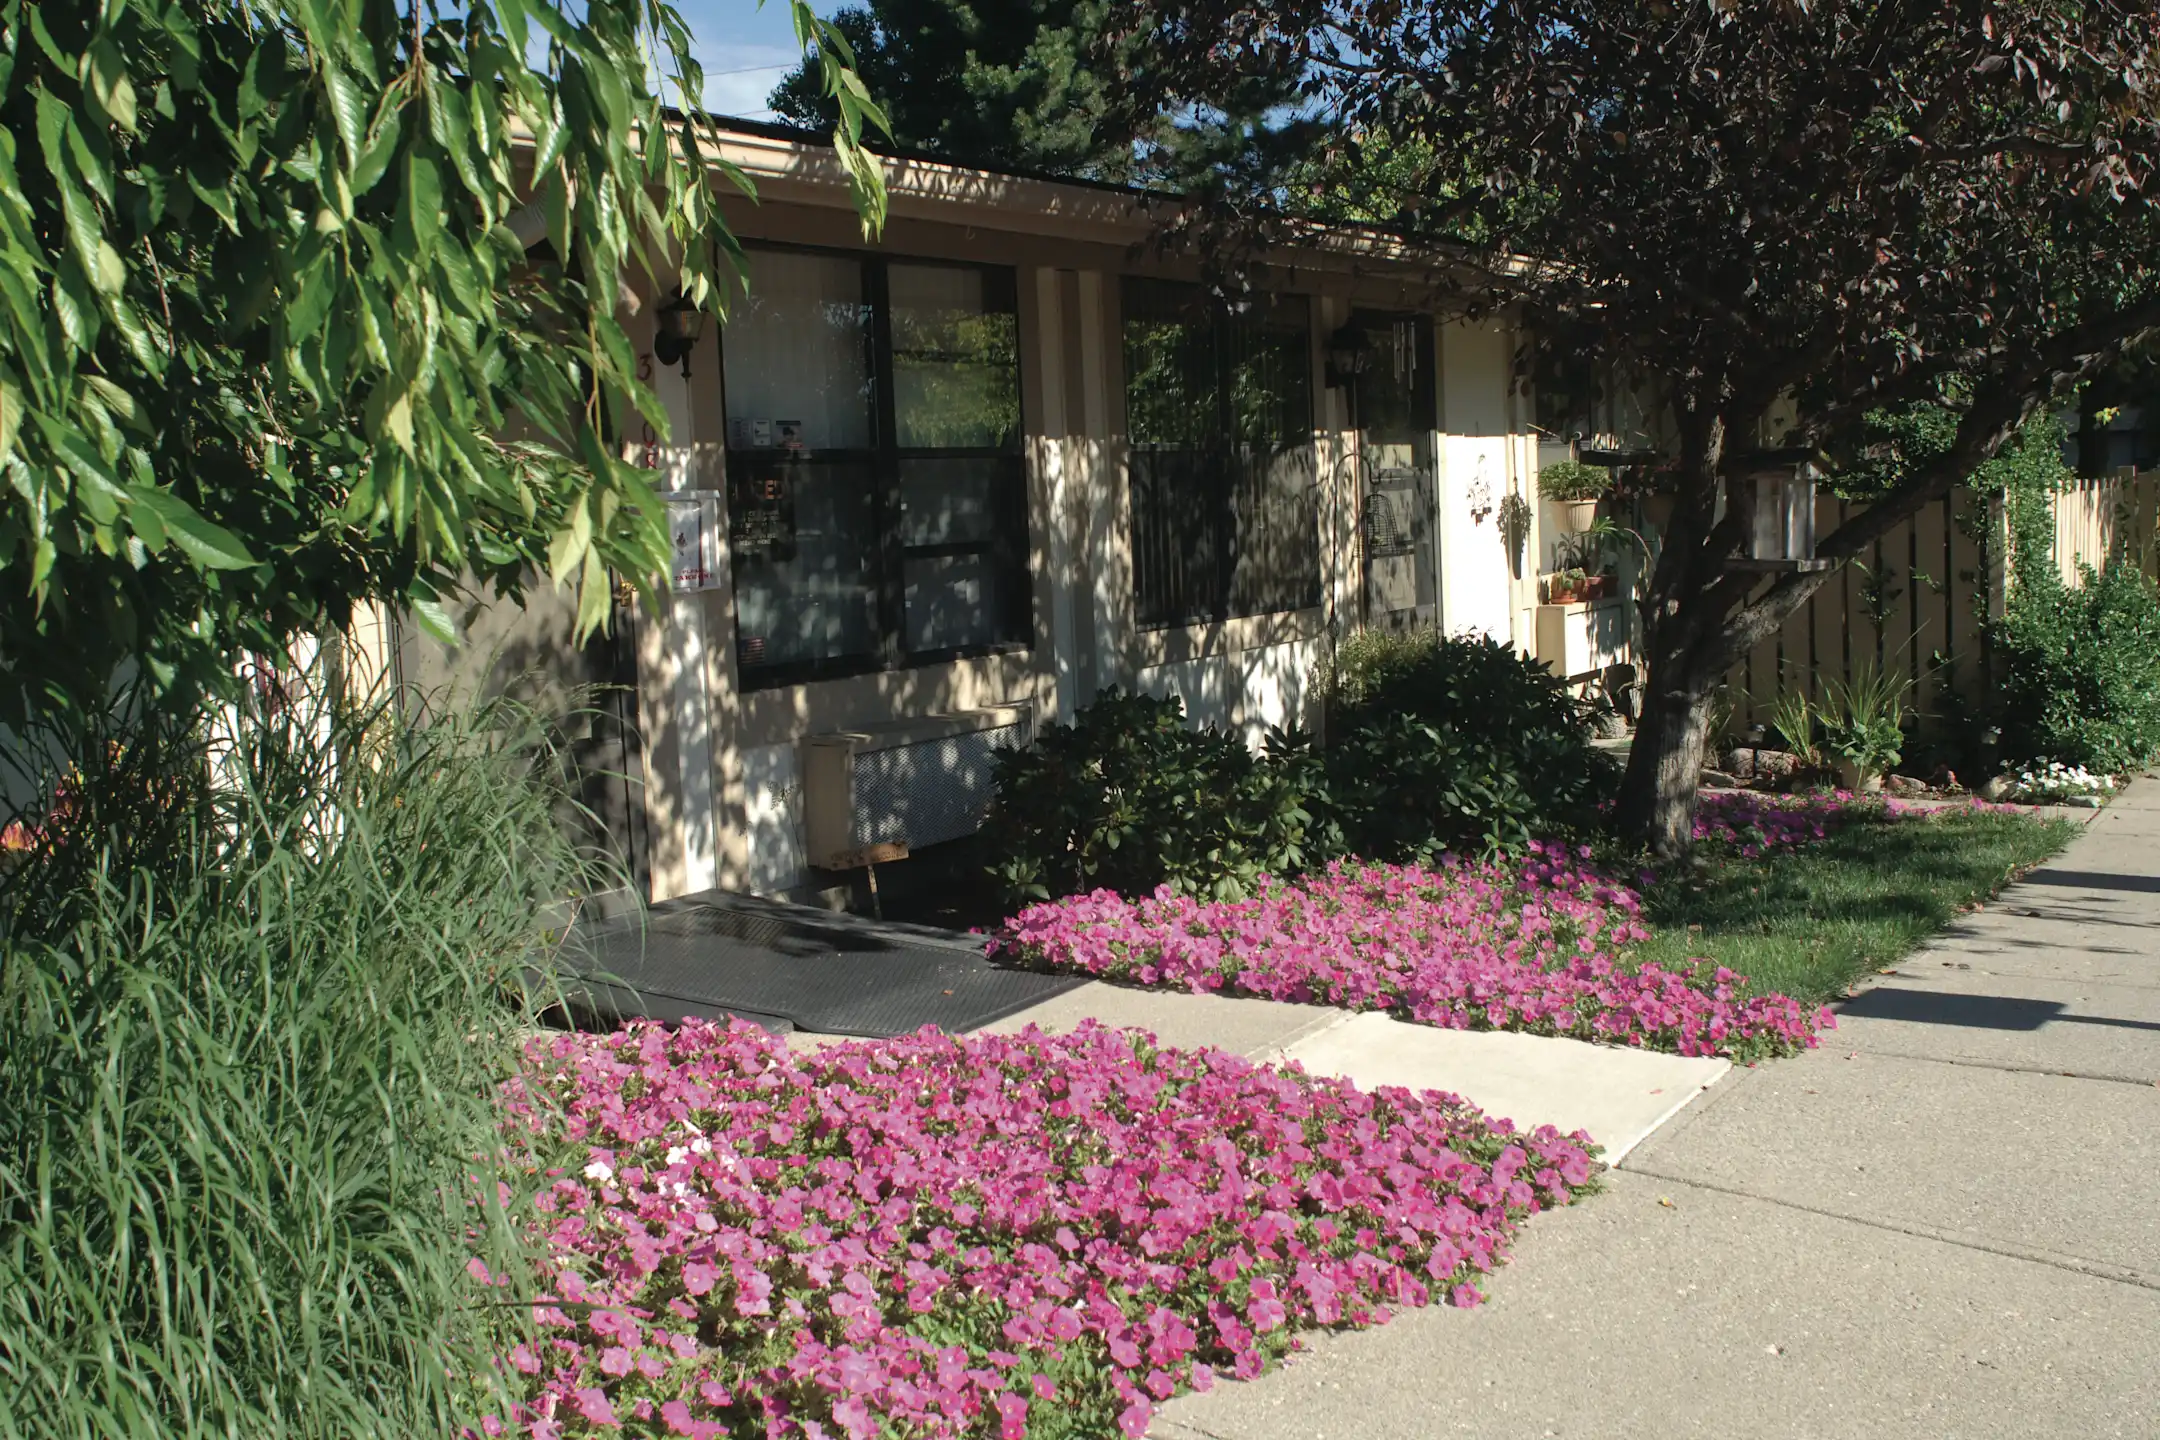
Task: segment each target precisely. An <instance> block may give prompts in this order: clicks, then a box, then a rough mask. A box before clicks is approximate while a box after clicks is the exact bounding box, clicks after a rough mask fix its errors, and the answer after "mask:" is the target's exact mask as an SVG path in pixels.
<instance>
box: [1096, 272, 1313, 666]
mask: <svg viewBox="0 0 2160 1440" xmlns="http://www.w3.org/2000/svg"><path fill="white" fill-rule="evenodd" d="M1310 327H1311V321H1310V313H1309V309H1308V305H1307V302H1306V301H1305V300H1304V299H1303V297H1299V296H1284V297H1268V298H1263V299H1260V300H1256V301H1254V302H1253V303H1252V304H1250V305H1248V306H1246V307H1245V308H1243V309H1241V310H1234V311H1233V310H1231V309H1228V308H1226V307H1223V306H1220V305H1216V304H1213V303H1211V302H1210V301H1209V300H1208V299H1207V298H1206V297H1205V296H1204V294H1203V293H1202V292H1201V291H1200V290H1199V288H1198V287H1196V286H1184V285H1171V284H1165V283H1162V282H1159V281H1150V280H1132V279H1129V280H1127V281H1126V282H1125V285H1124V340H1125V398H1126V406H1125V409H1126V428H1127V433H1128V434H1129V435H1130V437H1131V441H1132V469H1131V486H1132V510H1133V590H1134V599H1135V609H1136V613H1137V618H1138V620H1139V623H1140V624H1142V625H1146V626H1157V627H1160V626H1166V625H1178V624H1190V623H1192V622H1195V621H1203V620H1221V619H1227V618H1229V617H1231V616H1237V615H1263V614H1271V613H1274V612H1277V611H1283V610H1300V609H1304V608H1307V607H1309V606H1313V605H1317V604H1319V603H1320V507H1319V486H1318V465H1317V457H1316V455H1315V453H1314V449H1313V436H1312V339H1311V328H1310Z"/></svg>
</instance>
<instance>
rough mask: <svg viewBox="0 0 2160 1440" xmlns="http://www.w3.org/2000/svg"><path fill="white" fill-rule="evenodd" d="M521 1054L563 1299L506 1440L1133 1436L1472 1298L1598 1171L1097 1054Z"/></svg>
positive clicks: (907, 1046) (951, 1049)
mask: <svg viewBox="0 0 2160 1440" xmlns="http://www.w3.org/2000/svg"><path fill="white" fill-rule="evenodd" d="M528 1059H529V1066H528V1073H527V1076H526V1078H525V1079H524V1080H523V1081H522V1082H520V1083H519V1084H517V1085H514V1086H513V1087H512V1089H511V1094H510V1111H511V1115H512V1120H511V1122H510V1129H511V1130H512V1132H513V1134H512V1136H511V1140H512V1145H513V1148H514V1149H515V1150H516V1151H518V1152H519V1153H520V1154H522V1155H523V1156H524V1157H525V1159H526V1161H527V1163H528V1164H530V1165H532V1166H533V1167H534V1168H535V1169H536V1170H539V1171H541V1172H543V1173H544V1175H545V1176H546V1177H552V1178H551V1179H549V1180H547V1182H546V1188H545V1189H544V1190H542V1191H541V1193H540V1195H539V1196H538V1201H537V1203H538V1209H539V1215H538V1221H537V1223H538V1225H539V1227H540V1229H541V1230H542V1232H543V1235H544V1238H545V1240H546V1242H547V1244H548V1246H549V1251H550V1254H551V1255H552V1256H553V1257H555V1263H556V1265H557V1271H556V1273H557V1277H558V1278H557V1280H556V1293H555V1294H554V1295H551V1296H548V1297H546V1300H545V1303H543V1304H541V1305H539V1306H538V1307H536V1311H535V1314H536V1317H537V1318H538V1320H539V1321H540V1325H541V1329H540V1332H539V1333H540V1335H541V1337H542V1338H541V1339H540V1340H539V1341H538V1342H537V1343H534V1344H527V1345H520V1346H518V1347H517V1348H516V1349H515V1350H514V1351H512V1352H511V1354H510V1355H509V1356H508V1357H507V1365H508V1367H509V1368H510V1369H511V1370H512V1371H513V1372H515V1373H516V1374H519V1375H522V1376H523V1377H525V1383H526V1385H527V1387H528V1393H529V1394H530V1395H531V1396H532V1399H531V1402H530V1408H529V1409H527V1410H526V1411H524V1412H523V1413H521V1414H519V1415H518V1416H517V1417H515V1420H514V1423H513V1424H512V1425H511V1426H510V1427H508V1428H509V1429H512V1430H514V1431H515V1432H517V1433H524V1434H530V1435H532V1436H536V1437H566V1436H576V1435H594V1434H610V1435H613V1434H625V1435H655V1436H657V1435H680V1436H692V1437H718V1436H723V1435H734V1436H748V1435H762V1436H768V1437H781V1436H801V1437H806V1440H818V1437H837V1436H847V1437H851V1440H867V1437H870V1436H884V1435H908V1436H993V1435H994V1436H997V1437H1000V1440H1018V1437H1022V1436H1027V1435H1030V1434H1034V1435H1038V1436H1042V1435H1046V1434H1047V1435H1073V1436H1082V1435H1086V1436H1097V1435H1114V1434H1117V1433H1119V1432H1122V1433H1123V1434H1125V1435H1128V1436H1138V1435H1140V1434H1142V1433H1144V1431H1145V1430H1146V1428H1147V1424H1148V1421H1149V1418H1150V1416H1151V1415H1152V1414H1153V1412H1154V1408H1155V1406H1156V1405H1157V1404H1158V1403H1160V1402H1161V1401H1163V1400H1166V1399H1168V1398H1169V1397H1170V1396H1171V1395H1172V1394H1174V1393H1176V1392H1178V1391H1179V1390H1181V1389H1185V1388H1193V1389H1206V1388H1207V1387H1208V1386H1209V1385H1210V1384H1212V1383H1213V1380H1214V1378H1215V1376H1217V1375H1218V1374H1228V1375H1232V1376H1238V1377H1245V1376H1251V1375H1255V1374H1258V1373H1259V1372H1260V1370H1261V1369H1262V1368H1263V1367H1264V1366H1265V1365H1266V1364H1267V1362H1268V1360H1269V1359H1270V1358H1271V1357H1273V1356H1275V1355H1278V1354H1280V1353H1281V1352H1282V1351H1283V1350H1285V1349H1287V1348H1289V1345H1290V1339H1289V1336H1290V1333H1291V1332H1292V1331H1293V1330H1295V1329H1297V1328H1298V1327H1302V1326H1311V1325H1342V1324H1348V1325H1363V1324H1371V1323H1377V1322H1379V1321H1382V1320H1385V1319H1386V1318H1387V1315H1388V1311H1389V1308H1390V1307H1396V1306H1406V1305H1425V1304H1428V1303H1431V1302H1433V1301H1435V1300H1439V1299H1441V1298H1446V1299H1448V1300H1451V1301H1453V1302H1454V1303H1456V1304H1463V1305H1467V1304H1473V1303H1475V1302H1476V1301H1477V1300H1478V1299H1479V1294H1478V1291H1477V1289H1476V1277H1477V1276H1479V1275H1480V1274H1482V1273H1483V1272H1485V1271H1488V1270H1490V1269H1491V1268H1492V1267H1493V1266H1494V1265H1495V1264H1497V1263H1498V1262H1499V1261H1500V1260H1501V1258H1502V1256H1503V1254H1504V1251H1505V1248H1506V1245H1507V1242H1508V1240H1509V1238H1510V1237H1511V1236H1512V1235H1513V1233H1514V1231H1515V1228H1516V1226H1517V1225H1518V1224H1519V1222H1520V1221H1521V1220H1522V1219H1523V1218H1524V1217H1525V1216H1527V1215H1529V1214H1530V1213H1532V1212H1534V1211H1537V1210H1539V1209H1541V1208H1545V1207H1549V1206H1553V1205H1559V1204H1565V1203H1566V1202H1567V1201H1568V1199H1569V1198H1570V1196H1571V1194H1572V1193H1573V1191H1574V1189H1575V1188H1576V1187H1578V1186H1580V1185H1582V1184H1583V1183H1584V1182H1585V1181H1586V1180H1588V1179H1589V1177H1590V1173H1591V1158H1590V1156H1591V1148H1590V1146H1589V1144H1588V1141H1587V1139H1586V1138H1584V1137H1581V1136H1576V1137H1574V1138H1565V1137H1562V1136H1560V1135H1558V1134H1557V1133H1555V1132H1554V1131H1552V1130H1551V1129H1550V1128H1546V1129H1540V1130H1538V1131H1535V1132H1533V1133H1531V1134H1528V1135H1520V1134H1516V1133H1514V1132H1513V1130H1512V1127H1511V1126H1510V1125H1509V1123H1508V1122H1507V1121H1505V1120H1487V1119H1486V1118H1485V1117H1484V1116H1483V1115H1481V1114H1480V1113H1479V1112H1478V1111H1476V1110H1475V1109H1473V1108H1472V1107H1470V1106H1469V1105H1467V1104H1464V1103H1463V1102H1461V1101H1458V1100H1455V1099H1453V1098H1451V1097H1447V1096H1440V1095H1435V1094H1432V1093H1430V1092H1428V1093H1426V1094H1423V1095H1412V1094H1410V1093H1408V1092H1406V1091H1402V1090H1385V1089H1384V1090H1380V1091H1376V1092H1374V1093H1371V1094H1367V1093H1364V1092H1361V1091H1359V1090H1358V1089H1356V1088H1355V1087H1354V1086H1352V1085H1350V1084H1348V1083H1347V1082H1343V1081H1336V1080H1319V1079H1312V1078H1309V1077H1307V1076H1305V1075H1303V1074H1302V1073H1299V1072H1296V1071H1281V1070H1276V1069H1272V1068H1268V1067H1262V1066H1255V1065H1253V1064H1251V1063H1249V1062H1247V1061H1244V1060H1241V1059H1238V1058H1236V1057H1234V1056H1230V1055H1227V1054H1224V1053H1222V1052H1219V1051H1212V1050H1190V1051H1181V1050H1167V1049H1162V1048H1159V1047H1157V1046H1156V1045H1155V1044H1154V1043H1153V1042H1152V1040H1151V1039H1150V1038H1149V1037H1147V1036H1145V1035H1141V1034H1139V1033H1137V1032H1129V1031H1117V1030H1109V1029H1104V1028H1101V1027H1098V1026H1094V1025H1092V1024H1090V1025H1088V1026H1086V1027H1084V1028H1082V1029H1081V1030H1079V1031H1077V1032H1075V1033H1073V1034H1071V1035H1065V1036H1049V1035H1045V1034H1042V1033H1041V1032H1039V1031H1037V1030H1034V1029H1032V1028H1031V1029H1029V1030H1027V1031H1026V1032H1024V1033H1022V1034H1019V1035H1015V1036H968V1037H964V1038H958V1039H955V1038H952V1037H948V1036H944V1035H939V1034H937V1033H935V1032H934V1031H928V1030H926V1031H924V1032H923V1033H921V1034H919V1035H915V1036H912V1037H908V1038H905V1039H901V1040H895V1041H877V1042H857V1043H850V1044H843V1045H836V1046H833V1047H831V1048H828V1049H824V1050H820V1051H817V1052H814V1053H806V1054H796V1053H792V1052H790V1051H789V1050H788V1048H787V1047H786V1046H785V1045H783V1044H782V1043H780V1042H779V1041H777V1040H775V1039H773V1038H771V1037H770V1036H768V1035H766V1034H765V1033H764V1032H763V1031H760V1030H757V1029H755V1028H753V1027H750V1026H747V1025H739V1026H737V1027H735V1028H732V1029H721V1028H719V1027H716V1026H712V1025H708V1024H703V1023H699V1022H689V1023H686V1024H684V1025H683V1026H682V1027H681V1028H680V1029H678V1030H674V1031H669V1030H666V1029H662V1028H659V1027H657V1026H649V1025H639V1026H634V1027H632V1028H630V1029H628V1030H624V1031H621V1032H619V1033H617V1034H614V1035H607V1036H589V1035H564V1036H558V1037H554V1038H551V1039H546V1040H541V1041H535V1042H534V1044H533V1045H532V1047H531V1049H530V1051H529V1055H528ZM477 1263H478V1262H475V1264H476V1266H477ZM489 1428H490V1433H503V1431H504V1429H505V1427H503V1426H501V1425H494V1424H491V1426H490V1427H489Z"/></svg>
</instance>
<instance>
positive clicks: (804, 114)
mask: <svg viewBox="0 0 2160 1440" xmlns="http://www.w3.org/2000/svg"><path fill="white" fill-rule="evenodd" d="M1102 13H1103V5H1102V3H1101V0H1023V3H1018V4H987V5H985V4H977V3H974V0H873V3H872V4H870V5H868V6H862V5H851V6H848V7H847V8H845V9H843V10H841V11H839V12H838V13H836V14H835V15H834V16H833V20H832V23H833V25H834V26H835V28H836V29H837V30H838V31H839V32H840V34H841V35H842V36H844V37H845V38H846V39H847V41H848V43H849V45H850V46H851V47H852V49H853V51H854V55H855V59H856V62H857V64H858V65H859V67H860V72H861V74H862V77H863V81H864V83H865V84H866V85H867V86H868V87H869V89H870V92H871V93H872V94H873V95H877V96H880V97H881V98H882V99H883V101H884V103H885V106H886V113H887V115H888V116H890V117H891V120H892V130H893V135H894V137H895V138H896V139H897V140H899V141H900V143H902V144H904V145H909V146H914V147H916V148H919V149H923V150H930V151H935V152H937V153H939V154H944V155H951V156H955V157H965V158H968V159H971V160H977V161H981V162H986V163H998V164H1005V165H1012V166H1018V167H1020V168H1023V169H1031V170H1044V171H1052V172H1056V173H1060V174H1086V175H1093V176H1096V177H1098V178H1101V179H1111V180H1116V179H1124V178H1126V177H1127V176H1128V175H1129V174H1130V173H1131V169H1132V164H1133V159H1134V151H1133V145H1132V140H1131V137H1130V136H1129V135H1119V134H1113V133H1109V132H1107V131H1106V130H1105V129H1104V128H1103V120H1104V112H1105V110H1106V108H1107V107H1106V102H1105V95H1104V90H1103V85H1102V82H1101V80H1100V79H1099V78H1098V74H1097V72H1096V71H1095V70H1094V69H1093V68H1092V67H1091V66H1090V64H1089V55H1088V52H1089V50H1090V47H1091V46H1093V45H1094V44H1095V43H1096V42H1097V40H1098V39H1099V37H1100V32H1101V20H1102ZM772 107H773V109H774V110H775V111H776V112H777V113H778V114H779V115H781V116H782V117H783V118H784V119H787V120H791V121H793V122H795V123H796V124H799V125H808V126H817V127H820V128H822V127H824V126H827V125H830V124H831V123H832V120H833V118H834V113H835V112H834V105H833V100H832V97H831V95H830V93H829V92H828V91H827V89H826V87H825V86H824V84H823V83H822V81H821V77H820V76H819V74H818V72H817V70H816V68H815V63H814V61H813V60H806V61H805V62H804V64H803V65H802V66H801V67H800V68H799V69H797V70H796V71H795V72H794V73H793V74H791V75H789V76H788V77H787V78H786V79H785V80H783V81H781V82H780V84H779V86H778V87H777V88H776V89H775V90H774V91H773V93H772Z"/></svg>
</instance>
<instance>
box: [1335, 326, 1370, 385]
mask: <svg viewBox="0 0 2160 1440" xmlns="http://www.w3.org/2000/svg"><path fill="white" fill-rule="evenodd" d="M1372 365H1373V342H1372V335H1371V334H1370V333H1369V332H1368V331H1367V330H1366V329H1365V327H1364V326H1363V325H1361V324H1360V323H1358V319H1357V317H1356V316H1354V315H1353V316H1351V317H1350V318H1349V319H1348V320H1346V321H1344V322H1343V324H1342V327H1341V328H1340V329H1338V330H1337V331H1336V332H1335V333H1334V334H1333V335H1330V336H1329V337H1328V349H1327V383H1328V387H1329V388H1330V389H1335V390H1340V389H1342V388H1344V387H1345V386H1348V385H1350V384H1351V383H1352V382H1354V381H1355V380H1356V379H1357V377H1358V376H1360V375H1363V374H1365V373H1366V372H1367V371H1369V370H1371V369H1372Z"/></svg>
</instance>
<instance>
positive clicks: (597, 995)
mask: <svg viewBox="0 0 2160 1440" xmlns="http://www.w3.org/2000/svg"><path fill="white" fill-rule="evenodd" d="M559 954H560V957H561V960H562V965H563V969H564V971H565V972H566V973H565V974H564V975H563V986H564V991H565V998H566V999H568V1000H569V1001H570V1002H571V1005H572V1007H573V1008H574V1009H578V1010H582V1011H587V1012H589V1013H590V1014H591V1015H592V1016H593V1018H595V1019H598V1020H601V1021H614V1020H620V1019H627V1018H631V1017H634V1016H641V1015H642V1016H650V1017H651V1018H653V1019H656V1020H668V1021H674V1020H681V1019H685V1018H687V1017H691V1016H697V1017H702V1018H707V1019H718V1018H720V1017H722V1016H728V1015H733V1016H739V1017H741V1018H743V1019H746V1020H751V1021H754V1022H755V1023H757V1024H760V1025H763V1026H765V1027H766V1028H767V1029H769V1030H775V1031H780V1032H785V1031H789V1030H796V1029H800V1030H806V1031H813V1032H817V1033H819V1034H826V1035H857V1036H871V1037H879V1036H888V1035H907V1034H912V1033H913V1032H915V1031H917V1030H920V1029H921V1028H922V1027H923V1026H925V1025H935V1026H936V1027H937V1028H939V1029H940V1030H944V1031H946V1032H948V1033H954V1034H957V1033H958V1032H960V1031H963V1030H972V1029H975V1028H977V1027H978V1026H982V1025H987V1024H989V1023H990V1022H992V1021H993V1020H1001V1019H1003V1018H1005V1017H1006V1016H1008V1015H1012V1014H1016V1013H1018V1012H1019V1011H1021V1010H1025V1009H1027V1008H1028V1007H1029V1006H1031V1005H1034V1004H1037V1003H1038V1002H1040V1001H1043V1000H1047V999H1049V998H1050V997H1051V996H1053V995H1057V994H1060V993H1062V992H1064V991H1066V990H1070V989H1073V988H1074V987H1075V986H1078V985H1082V984H1085V983H1086V981H1085V979H1084V978H1083V977H1080V976H1073V975H1043V974H1038V973H1036V972H1033V971H1028V970H1015V969H1010V968H1008V967H1006V966H1003V965H998V964H995V963H993V962H992V961H991V960H989V959H988V958H987V957H986V956H984V954H983V942H982V939H981V937H980V936H968V935H960V934H956V933H954V932H952V931H948V930H933V929H929V928H927V927H922V926H912V925H889V924H884V923H881V922H878V921H873V920H867V919H863V918H861V917H859V916H853V915H841V914H834V913H831V912H828V911H823V910H813V909H810V908H808V907H806V906H800V905H787V904H782V903H780V902H778V901H771V900H763V899H759V898H757V897H755V896H748V895H735V894H730V893H728V892H725V891H718V890H707V891H702V892H700V893H698V894H695V895H687V896H683V897H682V898H680V899H676V900H669V901H666V902H663V903H662V904H659V905H655V906H653V907H652V909H651V910H650V911H648V912H647V913H646V914H645V915H643V916H639V915H636V914H632V915H628V916H617V917H615V918H613V919H608V920H603V921H600V922H598V923H595V924H592V925H589V926H588V925H579V926H577V927H575V928H573V930H572V932H571V934H570V937H569V939H568V941H567V943H566V944H565V945H564V946H563V948H562V950H561V951H560V952H559Z"/></svg>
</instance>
